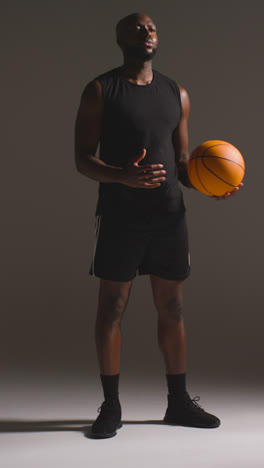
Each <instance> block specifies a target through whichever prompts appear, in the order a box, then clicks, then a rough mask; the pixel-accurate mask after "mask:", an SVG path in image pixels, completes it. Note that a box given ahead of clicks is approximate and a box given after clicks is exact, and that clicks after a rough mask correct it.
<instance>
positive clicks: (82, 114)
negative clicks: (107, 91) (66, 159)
mask: <svg viewBox="0 0 264 468" xmlns="http://www.w3.org/2000/svg"><path fill="white" fill-rule="evenodd" d="M102 108H103V103H102V90H101V85H100V83H99V82H98V81H97V82H91V83H89V84H88V85H87V86H86V88H85V89H84V91H83V93H82V97H81V102H80V105H79V109H78V112H77V116H76V121H75V129H74V140H75V157H80V156H81V155H82V154H93V155H95V153H96V150H97V147H98V143H99V140H100V136H101V121H102Z"/></svg>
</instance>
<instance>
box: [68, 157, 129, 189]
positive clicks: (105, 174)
mask: <svg viewBox="0 0 264 468" xmlns="http://www.w3.org/2000/svg"><path fill="white" fill-rule="evenodd" d="M75 161H76V168H77V170H78V171H79V172H80V173H81V174H83V175H85V176H86V177H89V178H90V179H93V180H96V181H98V182H105V183H119V182H120V179H119V178H120V171H121V170H122V168H121V167H115V166H110V165H108V164H105V163H104V162H103V161H102V160H101V159H98V158H96V157H95V156H92V155H90V154H89V155H82V156H81V155H79V156H76V158H75Z"/></svg>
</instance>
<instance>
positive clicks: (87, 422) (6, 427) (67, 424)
mask: <svg viewBox="0 0 264 468" xmlns="http://www.w3.org/2000/svg"><path fill="white" fill-rule="evenodd" d="M93 422H94V419H79V420H78V419H76V420H60V421H34V420H27V421H25V420H18V419H2V420H0V433H1V432H2V433H12V432H60V431H79V432H82V433H83V434H84V435H85V437H86V438H92V436H91V435H90V428H91V425H92V423H93ZM122 424H123V425H126V424H163V421H162V420H154V419H153V420H145V421H128V420H122Z"/></svg>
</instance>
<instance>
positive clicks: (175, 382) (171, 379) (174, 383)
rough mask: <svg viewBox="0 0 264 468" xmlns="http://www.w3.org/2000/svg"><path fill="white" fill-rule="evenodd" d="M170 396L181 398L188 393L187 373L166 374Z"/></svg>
mask: <svg viewBox="0 0 264 468" xmlns="http://www.w3.org/2000/svg"><path fill="white" fill-rule="evenodd" d="M166 378H167V385H168V391H169V395H172V396H175V397H181V396H183V395H184V393H185V391H186V373H184V374H166Z"/></svg>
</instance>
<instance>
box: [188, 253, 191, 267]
mask: <svg viewBox="0 0 264 468" xmlns="http://www.w3.org/2000/svg"><path fill="white" fill-rule="evenodd" d="M188 259H189V266H190V265H191V254H190V252H189V253H188Z"/></svg>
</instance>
